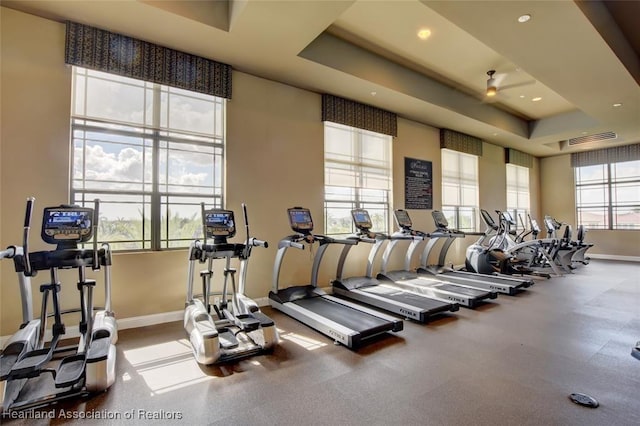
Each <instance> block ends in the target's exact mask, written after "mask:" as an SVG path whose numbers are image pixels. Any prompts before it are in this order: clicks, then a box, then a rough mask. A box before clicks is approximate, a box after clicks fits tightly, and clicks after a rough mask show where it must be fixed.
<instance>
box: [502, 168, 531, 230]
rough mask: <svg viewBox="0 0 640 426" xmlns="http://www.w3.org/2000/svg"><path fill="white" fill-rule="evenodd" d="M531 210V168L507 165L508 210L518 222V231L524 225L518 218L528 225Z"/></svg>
mask: <svg viewBox="0 0 640 426" xmlns="http://www.w3.org/2000/svg"><path fill="white" fill-rule="evenodd" d="M529 208H530V206H529V168H527V167H522V166H517V165H515V164H507V210H508V211H509V212H510V213H511V215H512V216H513V219H514V220H515V221H516V224H517V225H516V229H518V228H519V227H520V226H521V225H523V224H522V223H521V221H520V220H519V219H518V216H520V217H521V218H522V220H523V221H525V222H524V223H527V222H526V220H527V214H528V213H529Z"/></svg>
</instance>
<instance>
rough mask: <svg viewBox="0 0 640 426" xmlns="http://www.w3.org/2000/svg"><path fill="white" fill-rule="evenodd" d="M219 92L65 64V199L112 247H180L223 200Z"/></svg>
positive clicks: (221, 102) (222, 108) (222, 103)
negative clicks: (83, 208)
mask: <svg viewBox="0 0 640 426" xmlns="http://www.w3.org/2000/svg"><path fill="white" fill-rule="evenodd" d="M224 114H225V100H224V99H222V98H218V97H214V96H209V95H203V94H200V93H194V92H189V91H185V90H181V89H175V88H172V87H168V86H164V85H159V84H154V83H148V82H144V81H140V80H134V79H130V78H126V77H119V76H116V75H112V74H107V73H102V72H98V71H92V70H88V69H84V68H79V67H74V68H73V89H72V117H71V129H72V135H73V136H72V144H73V150H72V158H71V161H72V163H71V164H72V179H71V201H72V202H74V203H76V204H80V205H91V204H92V202H93V200H94V199H95V198H99V199H100V200H101V205H100V228H99V231H98V233H99V235H98V237H99V239H100V240H101V241H106V242H109V243H111V245H112V248H113V249H114V250H118V249H119V250H136V249H152V250H161V249H166V248H174V247H185V246H187V245H188V244H189V242H190V241H191V240H193V239H194V238H197V237H199V236H201V235H202V227H201V219H200V203H201V202H205V203H206V204H207V206H208V207H221V206H222V205H223V193H222V188H223V182H222V180H223V154H224Z"/></svg>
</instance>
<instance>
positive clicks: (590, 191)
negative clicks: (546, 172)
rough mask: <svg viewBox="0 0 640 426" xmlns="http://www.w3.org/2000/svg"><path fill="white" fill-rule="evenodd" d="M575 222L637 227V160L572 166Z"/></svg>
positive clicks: (639, 167) (639, 216) (639, 174)
mask: <svg viewBox="0 0 640 426" xmlns="http://www.w3.org/2000/svg"><path fill="white" fill-rule="evenodd" d="M575 182H576V215H577V219H578V225H584V226H585V227H587V228H591V229H640V161H638V160H636V161H625V162H615V163H606V164H597V165H591V166H583V167H576V168H575Z"/></svg>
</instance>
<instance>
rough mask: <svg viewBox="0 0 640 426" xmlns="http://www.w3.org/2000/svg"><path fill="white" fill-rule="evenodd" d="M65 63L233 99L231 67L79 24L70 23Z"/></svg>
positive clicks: (67, 31)
mask: <svg viewBox="0 0 640 426" xmlns="http://www.w3.org/2000/svg"><path fill="white" fill-rule="evenodd" d="M65 62H66V63H67V64H70V65H77V66H80V67H84V68H90V69H93V70H97V71H103V72H108V73H111V74H117V75H121V76H123V77H130V78H135V79H138V80H144V81H150V82H153V83H158V84H165V85H167V86H172V87H177V88H179V89H185V90H191V91H194V92H199V93H206V94H208V95H213V96H219V97H222V98H227V99H231V71H232V69H231V66H230V65H227V64H223V63H220V62H216V61H213V60H211V59H206V58H202V57H200V56H195V55H191V54H189V53H184V52H180V51H178V50H173V49H169V48H167V47H163V46H158V45H156V44H153V43H149V42H146V41H142V40H138V39H135V38H132V37H127V36H124V35H121V34H116V33H112V32H109V31H105V30H101V29H99V28H94V27H90V26H88V25H83V24H78V23H76V22H67V28H66V43H65Z"/></svg>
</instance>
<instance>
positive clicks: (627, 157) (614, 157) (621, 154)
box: [571, 143, 640, 167]
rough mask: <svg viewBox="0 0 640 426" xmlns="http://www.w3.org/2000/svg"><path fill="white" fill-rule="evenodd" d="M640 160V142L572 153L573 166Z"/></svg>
mask: <svg viewBox="0 0 640 426" xmlns="http://www.w3.org/2000/svg"><path fill="white" fill-rule="evenodd" d="M636 160H640V143H636V144H633V145H624V146H614V147H611V148H605V149H596V150H594V151H585V152H574V153H572V154H571V167H583V166H595V165H596V164H607V163H622V162H624V161H636Z"/></svg>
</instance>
